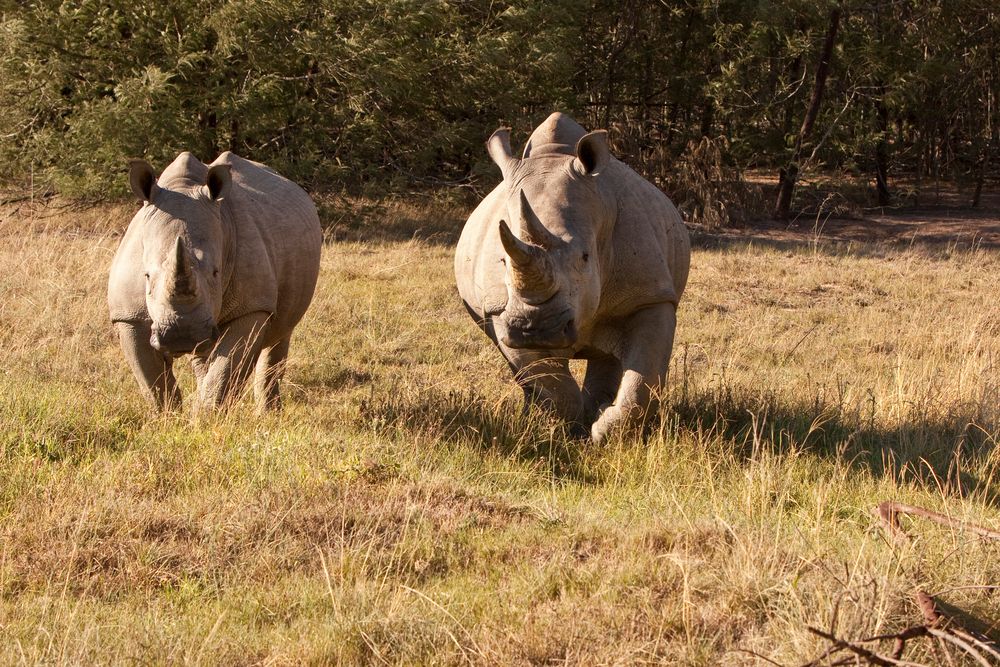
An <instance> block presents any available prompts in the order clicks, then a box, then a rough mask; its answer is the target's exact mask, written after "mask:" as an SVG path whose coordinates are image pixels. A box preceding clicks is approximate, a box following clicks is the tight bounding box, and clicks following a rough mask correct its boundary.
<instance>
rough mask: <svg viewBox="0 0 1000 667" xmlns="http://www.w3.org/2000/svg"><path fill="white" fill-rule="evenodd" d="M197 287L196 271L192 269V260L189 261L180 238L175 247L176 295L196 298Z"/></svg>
mask: <svg viewBox="0 0 1000 667" xmlns="http://www.w3.org/2000/svg"><path fill="white" fill-rule="evenodd" d="M197 286H198V281H197V280H195V277H194V271H193V270H192V269H191V260H190V259H188V256H187V249H186V248H185V247H184V241H183V240H182V239H181V237H180V236H178V237H177V243H176V245H175V246H174V293H175V294H177V295H185V296H195V295H196V294H197V293H198V288H197Z"/></svg>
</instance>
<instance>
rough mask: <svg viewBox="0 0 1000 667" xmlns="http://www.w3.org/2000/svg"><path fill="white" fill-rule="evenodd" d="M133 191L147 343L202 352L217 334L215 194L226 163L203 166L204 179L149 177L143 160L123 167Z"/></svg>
mask: <svg viewBox="0 0 1000 667" xmlns="http://www.w3.org/2000/svg"><path fill="white" fill-rule="evenodd" d="M129 182H130V184H131V186H132V192H133V193H135V196H136V197H137V198H138V199H139V200H140V201H142V202H144V207H143V210H142V212H141V214H143V215H144V216H145V220H144V224H143V227H142V266H141V267H140V269H139V270H141V271H142V273H143V274H144V279H145V282H146V308H147V310H148V312H149V316H150V318H151V319H152V335H151V336H150V344H151V345H152V346H153V347H154V348H156V349H157V350H161V351H163V352H167V353H171V354H184V353H187V352H192V351H194V350H195V349H196V348H198V350H199V351H201V348H202V347H204V346H210V345H211V344H212V343H214V342H215V341H216V340H217V339H218V338H219V328H218V324H217V320H218V316H219V312H220V309H221V304H222V293H223V287H224V285H223V278H224V276H223V274H224V267H223V263H224V258H225V239H224V236H223V233H222V218H221V204H220V202H221V200H222V199H223V198H224V197H225V196H226V194H227V193H228V192H229V188H230V185H231V177H230V173H229V166H228V165H217V166H214V167H211V168H210V169H209V170H208V175H207V178H206V179H205V183H203V184H197V183H190V182H187V183H184V184H183V185H178V183H183V182H179V181H172V182H171V184H170V187H169V188H167V187H161V186H159V185H158V184H157V182H156V177H155V176H154V174H153V169H152V167H150V166H149V164H148V163H146V162H145V161H143V160H134V161H132V163H131V165H130V169H129Z"/></svg>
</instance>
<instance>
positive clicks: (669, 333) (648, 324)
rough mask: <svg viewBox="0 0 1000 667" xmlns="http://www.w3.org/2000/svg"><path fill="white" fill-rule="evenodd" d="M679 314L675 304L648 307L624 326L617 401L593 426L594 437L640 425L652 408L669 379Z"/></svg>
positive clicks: (604, 437)
mask: <svg viewBox="0 0 1000 667" xmlns="http://www.w3.org/2000/svg"><path fill="white" fill-rule="evenodd" d="M676 326H677V316H676V311H675V309H674V306H673V305H672V304H660V305H657V306H651V307H649V308H645V309H643V310H641V311H639V312H638V313H636V314H635V315H633V316H632V318H631V319H630V321H629V323H628V324H627V325H626V326H625V327H623V329H624V331H625V335H624V338H623V340H622V359H621V361H622V369H623V370H624V372H623V373H622V380H621V385H620V386H619V387H618V394H617V395H616V396H615V402H614V403H613V404H611V405H609V406H608V407H607V408H606V409H605V410H604V411H603V412H602V413H601V415H600V416H599V417H598V418H597V421H595V422H594V425H593V426H592V427H591V430H590V434H591V438H592V439H593V441H594V442H596V443H601V442H603V441H604V440H606V439H607V437H608V436H609V435H610V434H611V433H612V432H613V431H617V430H626V429H629V428H633V427H635V426H637V425H638V424H640V423H641V422H642V421H643V420H644V419H645V417H646V415H647V413H648V412H649V410H650V409H652V408H653V406H654V404H655V400H656V398H657V394H658V393H659V391H660V389H661V388H662V387H663V386H664V383H665V382H666V379H667V370H668V369H669V367H670V352H671V350H672V349H673V345H674V329H675V328H676Z"/></svg>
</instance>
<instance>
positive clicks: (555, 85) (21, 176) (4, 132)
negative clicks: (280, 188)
mask: <svg viewBox="0 0 1000 667" xmlns="http://www.w3.org/2000/svg"><path fill="white" fill-rule="evenodd" d="M998 49H1000V10H998V9H997V7H996V5H995V2H992V1H991V0H926V1H919V0H867V1H864V0H842V1H840V2H813V1H811V0H810V1H806V0H792V1H790V2H769V1H766V0H759V1H757V2H743V1H740V0H716V1H708V0H687V1H684V0H662V1H659V2H656V1H652V0H646V1H639V0H586V1H584V0H546V1H545V2H541V1H539V0H508V1H500V0H461V1H460V0H438V1H429V0H282V2H274V1H273V0H231V1H228V2H226V1H223V2H220V1H218V0H213V1H212V2H208V1H206V0H180V1H177V2H170V3H164V2H160V1H159V0H156V1H155V2H154V1H152V0H129V1H128V2H120V1H112V2H107V1H104V2H97V1H95V0H65V1H55V0H36V1H33V2H25V3H22V2H12V1H10V0H0V109H3V113H2V114H0V181H2V182H5V183H7V184H8V185H9V186H11V187H14V188H17V187H24V186H25V185H26V184H28V183H29V181H30V182H31V183H32V184H33V187H35V188H36V189H44V190H47V191H58V192H61V193H62V194H65V195H69V196H83V197H105V196H108V195H117V194H124V192H125V179H124V176H123V174H124V165H125V164H126V158H128V157H132V156H143V157H146V158H147V159H149V160H150V161H152V162H153V163H154V164H155V165H157V166H158V167H162V166H163V165H165V163H166V162H167V161H168V160H170V159H171V158H172V157H173V156H174V155H176V154H177V153H178V152H179V151H181V150H192V151H193V152H195V153H196V154H197V155H198V156H199V157H201V158H202V159H205V160H206V161H207V160H211V159H213V158H214V157H215V155H216V154H218V153H219V152H221V151H224V150H234V151H236V152H238V153H240V154H242V155H244V156H247V157H250V158H252V159H256V160H260V161H263V162H267V163H268V164H270V165H272V166H273V167H275V168H276V169H277V170H279V171H281V172H282V173H285V174H287V175H288V176H290V177H291V178H293V179H296V180H297V181H299V182H300V183H302V184H303V185H305V186H306V187H307V188H309V189H311V190H314V191H324V190H335V191H346V192H353V193H367V194H372V193H384V192H392V191H401V190H408V189H413V188H427V189H435V188H439V187H447V186H471V187H473V188H476V189H479V190H482V189H485V187H487V186H488V185H490V184H491V183H493V182H495V180H496V179H497V178H498V176H497V174H496V173H495V170H494V169H492V167H491V165H490V164H489V163H488V160H487V158H486V154H485V151H484V150H483V141H484V140H485V138H486V137H487V136H488V135H489V134H490V132H491V131H492V130H493V129H495V128H496V127H497V126H498V125H499V124H507V125H510V126H512V127H513V128H514V133H515V141H516V140H517V139H518V138H519V139H521V140H523V139H524V138H526V136H527V132H528V131H529V130H530V128H531V127H532V126H533V125H534V124H535V123H537V122H538V121H540V120H541V119H542V118H544V117H545V116H546V115H547V114H548V113H549V112H551V111H553V110H565V111H567V112H569V113H572V114H573V115H575V116H576V117H577V119H578V120H579V121H580V122H581V123H583V124H584V125H586V126H588V127H592V128H596V127H607V128H608V129H609V130H610V131H611V137H612V141H613V143H614V147H615V149H616V151H617V153H618V154H619V155H621V156H622V157H623V158H624V159H625V160H626V161H628V162H629V163H630V164H631V165H632V166H634V167H635V168H636V169H638V170H639V171H641V172H643V173H644V174H645V175H647V176H648V177H649V178H651V179H652V180H654V181H655V182H657V183H658V184H660V185H661V186H662V187H664V188H665V189H666V190H667V191H668V192H669V193H670V194H671V195H672V196H674V198H675V199H678V200H680V201H679V203H681V204H682V207H684V206H686V207H687V210H688V211H689V213H692V212H693V213H694V214H695V215H698V212H699V211H701V210H703V209H705V210H707V208H706V207H708V208H710V204H709V203H706V201H705V200H706V199H709V198H710V197H711V193H707V194H706V192H699V191H697V190H698V188H695V187H693V186H690V183H689V181H690V180H691V178H694V181H699V177H698V176H697V174H695V176H693V177H692V176H691V174H692V173H694V172H697V171H699V169H701V170H702V171H703V174H702V176H701V177H700V181H701V182H703V185H704V184H705V183H708V184H709V185H708V186H705V187H710V186H711V184H712V183H716V182H718V181H723V180H728V181H735V182H742V178H741V174H743V173H744V172H745V171H746V170H755V171H754V173H760V172H763V173H766V174H773V175H774V176H775V177H776V176H777V174H778V172H779V170H780V171H781V173H782V174H783V175H784V176H783V178H782V181H781V186H780V187H779V191H778V192H776V193H775V195H776V196H775V197H774V198H773V199H772V198H771V197H768V198H767V199H766V201H765V200H764V199H761V198H760V197H759V196H757V199H756V200H755V199H754V198H753V197H752V196H750V195H746V196H745V197H744V195H745V194H746V193H747V192H749V189H748V188H740V187H736V188H734V187H732V183H729V184H727V185H725V187H723V188H722V189H721V190H719V191H718V192H716V195H715V196H716V197H724V198H725V197H729V198H733V199H737V200H739V199H741V198H743V199H745V201H731V202H730V201H727V203H726V205H727V206H728V207H729V210H740V215H744V216H745V215H750V214H752V213H753V211H752V210H750V209H755V208H756V209H759V210H758V211H757V212H758V213H774V214H776V215H777V216H779V217H781V216H783V215H785V214H787V213H788V210H789V208H790V207H791V208H794V207H795V203H794V202H793V194H794V193H793V186H794V185H795V182H796V179H797V178H801V177H802V175H803V174H805V173H810V172H813V173H814V172H817V171H831V172H836V173H842V174H847V175H850V176H853V177H855V178H864V179H867V180H868V182H869V184H870V191H871V199H870V201H869V202H868V203H871V204H875V203H878V204H880V205H887V204H890V203H892V202H893V201H896V200H898V198H899V194H900V188H898V187H896V185H895V184H896V183H899V182H905V183H906V184H907V185H906V191H907V192H913V191H914V189H919V188H920V187H922V186H923V185H924V184H926V183H931V182H935V181H937V180H940V179H947V180H952V181H957V182H959V183H961V184H964V185H967V186H968V187H969V190H970V191H971V192H972V193H973V194H972V195H971V197H970V203H971V204H973V205H976V204H978V203H979V199H980V197H981V194H982V191H983V189H984V188H986V189H989V188H990V186H991V183H992V182H993V181H995V180H996V179H997V176H998V173H1000V159H998V157H1000V156H998V155H997V152H998V143H1000V136H998V121H1000V113H998V111H997V101H998V94H1000V71H998V70H1000V66H998ZM706 138H707V142H708V143H706ZM704 155H710V156H712V158H713V160H714V161H713V162H712V163H710V164H707V163H706V165H704V166H703V167H702V166H701V165H700V164H699V163H697V160H698V159H699V157H698V156H704ZM691 160H694V161H695V164H694V166H692V164H686V162H690V161H691ZM682 164H685V166H684V168H683V169H681V165H682ZM681 172H685V173H686V174H687V176H685V177H684V178H681V177H680V176H679V174H681ZM720 187H721V186H720ZM685 188H687V190H685ZM688 190H689V191H688ZM719 193H722V194H719ZM685 202H686V204H685ZM771 202H773V205H772V203H771ZM727 217H732V215H730V214H729V213H725V214H723V215H721V219H722V221H723V222H724V221H725V219H726V218H727Z"/></svg>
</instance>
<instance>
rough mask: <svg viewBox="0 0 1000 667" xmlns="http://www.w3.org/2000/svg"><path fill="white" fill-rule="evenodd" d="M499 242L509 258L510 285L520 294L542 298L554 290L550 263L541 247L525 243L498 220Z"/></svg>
mask: <svg viewBox="0 0 1000 667" xmlns="http://www.w3.org/2000/svg"><path fill="white" fill-rule="evenodd" d="M500 243H501V244H503V249H504V252H505V253H507V257H509V258H510V266H509V267H508V269H509V270H510V277H511V286H512V287H513V288H514V289H515V290H517V291H518V292H519V293H520V294H521V295H522V296H529V297H534V298H535V299H540V300H544V299H545V298H547V297H549V296H551V295H552V293H553V292H554V291H555V279H554V276H553V274H552V264H551V262H550V261H549V258H548V256H547V255H546V253H545V250H543V249H542V248H541V247H539V246H537V245H534V244H532V243H525V242H524V241H522V240H521V239H519V238H517V236H515V235H514V232H512V231H510V227H508V226H507V222H506V221H504V220H501V221H500Z"/></svg>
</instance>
